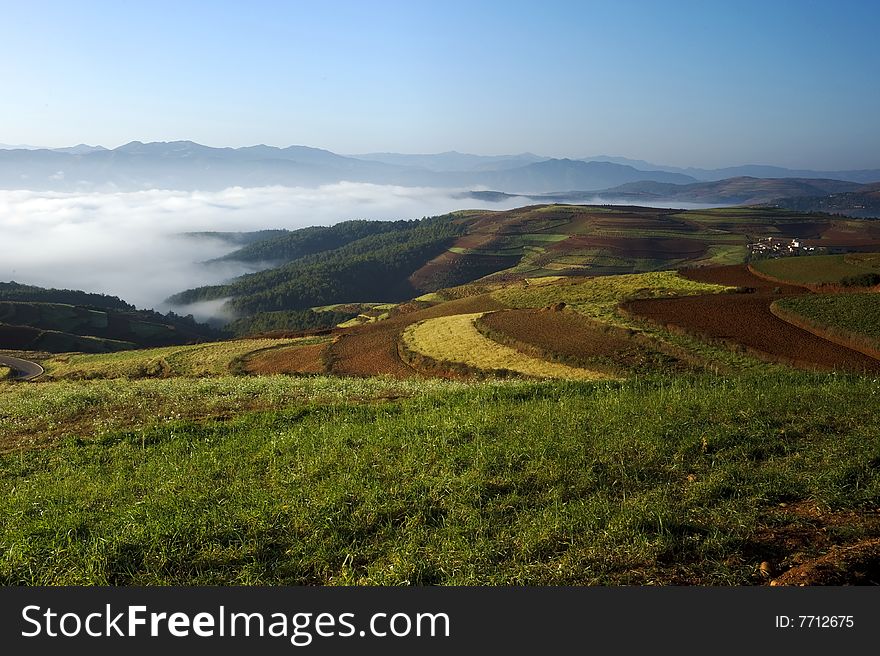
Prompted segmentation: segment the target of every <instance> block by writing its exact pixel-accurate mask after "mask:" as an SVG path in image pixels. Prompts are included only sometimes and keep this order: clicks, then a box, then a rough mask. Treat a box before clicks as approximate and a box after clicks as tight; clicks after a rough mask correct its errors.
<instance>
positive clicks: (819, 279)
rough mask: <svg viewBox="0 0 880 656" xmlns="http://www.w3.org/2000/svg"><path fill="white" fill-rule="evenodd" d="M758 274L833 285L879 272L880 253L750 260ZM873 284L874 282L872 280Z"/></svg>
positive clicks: (790, 281)
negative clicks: (847, 279)
mask: <svg viewBox="0 0 880 656" xmlns="http://www.w3.org/2000/svg"><path fill="white" fill-rule="evenodd" d="M750 266H751V268H752V269H753V270H754V271H755V272H757V273H758V274H760V275H765V276H768V277H769V278H771V279H774V280H780V281H783V282H787V283H791V284H796V285H836V284H841V282H842V281H844V280H845V279H846V278H850V277H854V276H863V275H865V274H872V273H873V274H880V254H878V253H848V254H846V255H813V256H807V257H783V258H779V259H776V260H761V261H758V262H753V263H752V264H751V265H750ZM875 284H876V283H875Z"/></svg>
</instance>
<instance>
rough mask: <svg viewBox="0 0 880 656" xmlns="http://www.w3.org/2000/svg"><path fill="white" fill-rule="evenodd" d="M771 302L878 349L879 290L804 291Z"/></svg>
mask: <svg viewBox="0 0 880 656" xmlns="http://www.w3.org/2000/svg"><path fill="white" fill-rule="evenodd" d="M774 305H775V306H776V307H778V308H779V309H781V310H782V311H783V312H784V313H792V314H794V315H796V316H797V317H799V318H802V319H803V320H804V321H805V323H807V324H808V325H810V326H811V327H815V328H818V329H825V330H826V331H828V332H829V333H832V334H837V335H842V336H849V337H851V338H852V339H853V340H856V341H860V342H861V343H862V345H864V346H868V347H873V348H874V349H877V350H880V294H877V293H865V294H807V295H804V296H793V297H790V298H783V299H780V300H778V301H776V303H775V304H774Z"/></svg>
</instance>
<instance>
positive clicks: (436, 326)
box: [402, 313, 607, 380]
mask: <svg viewBox="0 0 880 656" xmlns="http://www.w3.org/2000/svg"><path fill="white" fill-rule="evenodd" d="M481 316H482V313H474V314H457V315H454V316H449V317H438V318H436V319H427V320H425V321H422V322H419V323H417V324H413V325H412V326H409V327H408V328H407V329H406V330H405V331H404V333H403V337H402V343H403V345H404V346H405V347H406V349H408V350H409V351H412V352H413V353H416V354H418V355H421V356H423V357H425V358H429V359H431V360H433V361H435V362H439V363H452V364H461V365H464V366H466V367H468V368H470V369H475V370H477V371H479V372H485V373H496V372H514V373H518V374H523V375H525V376H530V377H533V378H562V379H569V380H600V379H602V378H606V377H607V374H603V373H602V372H599V371H591V370H589V369H583V368H580V367H570V366H568V365H564V364H559V363H556V362H548V361H547V360H544V359H540V358H535V357H530V356H528V355H526V354H524V353H522V352H520V351H517V350H516V349H513V348H511V347H509V346H505V345H503V344H499V343H498V342H495V341H493V340H491V339H489V338H487V337H485V336H483V335H482V334H481V333H480V332H479V331H478V330H477V328H476V326H475V325H474V322H475V321H476V320H477V319H478V318H479V317H481Z"/></svg>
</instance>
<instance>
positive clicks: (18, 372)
mask: <svg viewBox="0 0 880 656" xmlns="http://www.w3.org/2000/svg"><path fill="white" fill-rule="evenodd" d="M0 365H2V366H4V367H9V368H10V369H12V379H13V380H33V379H34V378H36V377H37V376H42V375H43V371H44V369H43V368H42V367H41V366H40V365H38V364H37V363H36V362H31V361H30V360H22V359H21V358H13V357H10V356H8V355H0Z"/></svg>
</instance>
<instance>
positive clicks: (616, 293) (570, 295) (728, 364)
mask: <svg viewBox="0 0 880 656" xmlns="http://www.w3.org/2000/svg"><path fill="white" fill-rule="evenodd" d="M730 289H731V288H729V287H724V286H722V285H712V284H707V283H701V282H696V281H693V280H688V279H687V278H683V277H681V276H679V275H678V273H677V272H675V271H654V272H650V273H637V274H626V275H618V276H597V277H594V278H580V279H578V278H575V279H562V280H560V281H558V282H556V283H551V284H548V285H542V286H538V287H535V286H531V287H530V286H526V285H507V286H505V287H502V288H501V289H497V290H495V291H493V292H492V296H493V298H495V299H496V300H498V301H499V302H501V303H503V304H504V305H506V306H507V307H511V308H520V309H526V308H541V307H546V306H548V305H552V304H554V303H557V302H559V301H563V302H565V303H566V304H567V305H568V306H570V307H571V308H572V309H573V310H575V311H577V312H579V313H581V314H583V315H585V316H587V317H590V318H591V319H595V320H596V321H599V322H601V323H605V324H609V325H612V326H617V327H619V328H626V329H630V330H635V331H638V332H641V333H644V334H646V335H648V336H650V337H653V338H655V339H656V340H658V341H659V342H660V343H661V344H665V345H667V346H668V348H669V349H672V350H673V351H674V352H675V353H677V354H687V355H688V357H691V358H693V359H694V362H695V363H698V364H700V365H702V366H705V367H707V368H708V369H709V370H710V371H719V370H721V371H724V370H727V371H752V370H759V369H766V368H768V367H769V368H774V369H775V368H778V366H777V365H768V364H767V363H764V362H761V361H759V360H757V359H755V358H753V357H751V356H749V355H747V354H745V353H740V352H735V351H732V350H730V349H727V348H724V347H723V346H717V345H713V344H710V343H708V342H706V341H704V340H700V339H698V338H696V337H692V336H689V335H685V334H677V333H672V332H670V331H668V330H665V329H663V328H660V327H658V326H656V325H653V324H651V323H649V322H646V321H640V320H638V319H635V318H632V317H628V316H624V315H623V314H622V313H621V312H620V311H619V310H618V306H619V305H620V304H621V303H622V302H624V301H626V300H628V299H631V298H660V297H665V296H684V295H692V294H713V293H724V292H727V291H730Z"/></svg>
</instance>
